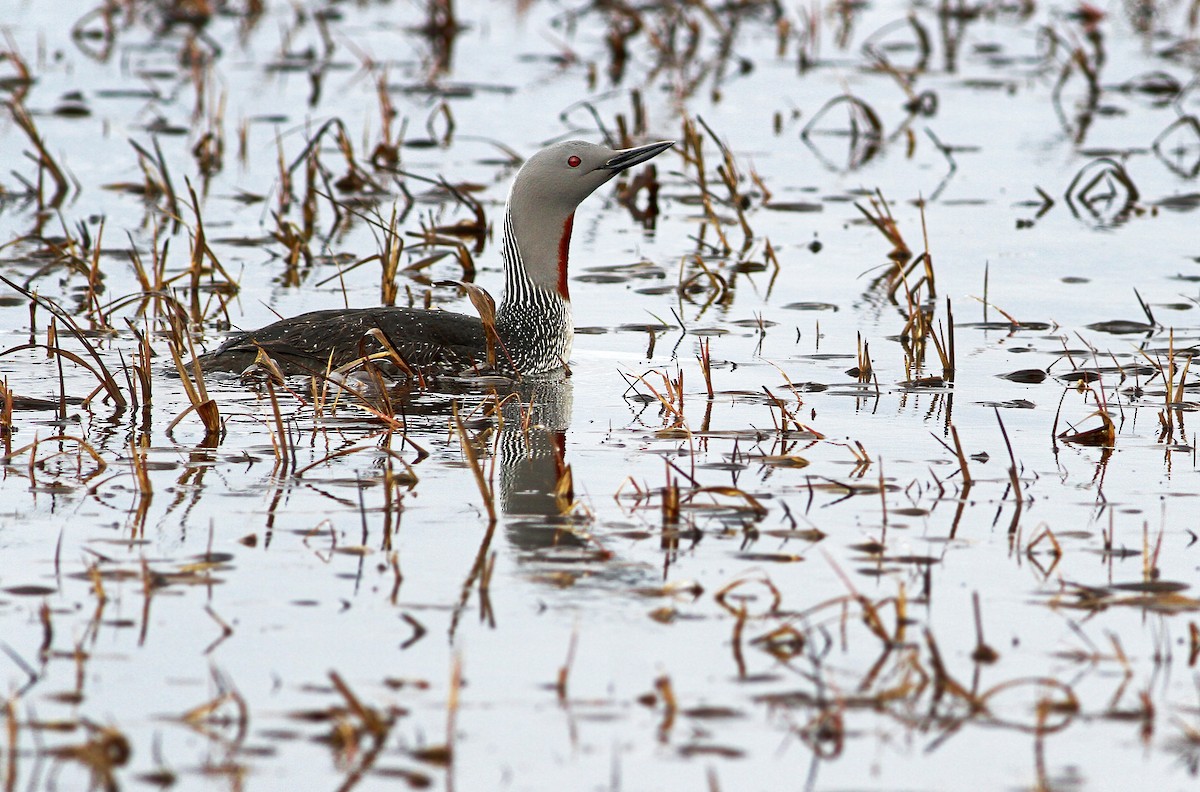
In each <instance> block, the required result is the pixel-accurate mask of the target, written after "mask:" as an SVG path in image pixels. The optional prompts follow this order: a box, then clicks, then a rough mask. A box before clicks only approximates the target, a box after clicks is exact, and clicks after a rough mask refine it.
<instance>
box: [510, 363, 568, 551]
mask: <svg viewBox="0 0 1200 792" xmlns="http://www.w3.org/2000/svg"><path fill="white" fill-rule="evenodd" d="M513 395H514V396H515V397H516V398H508V399H506V400H505V401H504V403H503V407H502V413H501V415H502V418H503V423H502V425H501V430H500V443H499V451H500V507H501V509H502V511H503V512H504V514H505V515H506V516H507V517H509V518H510V519H509V520H507V521H506V522H507V529H506V533H507V535H508V538H509V541H510V542H512V544H513V546H514V547H516V548H518V549H520V550H524V551H536V550H541V549H545V548H549V547H582V546H584V545H585V544H586V542H585V541H584V540H583V539H582V538H580V537H578V536H576V535H575V534H574V533H572V532H571V531H569V530H566V528H567V525H568V522H567V520H566V519H565V517H564V513H565V512H566V511H567V510H568V509H569V508H570V506H571V503H572V501H573V496H574V493H573V492H572V486H571V477H570V469H569V467H568V465H567V461H566V448H567V430H568V429H569V428H570V424H571V404H572V385H571V380H570V379H569V378H568V377H566V376H565V375H563V374H562V373H561V372H559V373H558V374H557V375H555V376H552V377H543V378H538V379H536V380H528V381H525V382H522V383H518V384H517V385H516V386H515V387H514V388H513ZM512 518H515V519H512Z"/></svg>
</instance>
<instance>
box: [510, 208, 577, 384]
mask: <svg viewBox="0 0 1200 792" xmlns="http://www.w3.org/2000/svg"><path fill="white" fill-rule="evenodd" d="M566 233H567V234H569V233H570V232H569V230H568V231H567V232H566ZM562 244H566V242H565V241H564V242H561V243H560V246H561V245H562ZM526 253H528V254H529V255H530V256H540V257H541V258H545V259H546V260H545V261H543V260H541V258H538V259H536V260H531V262H530V263H533V264H536V265H538V266H540V267H544V268H547V269H549V268H553V269H554V270H557V269H559V267H558V264H559V262H558V260H557V259H558V257H559V256H560V251H559V250H554V251H524V250H522V248H521V245H520V243H519V241H518V239H517V235H516V234H515V232H514V230H513V224H512V217H511V214H510V213H509V212H508V211H506V212H505V214H504V236H503V239H502V241H501V246H500V258H501V260H502V261H503V264H504V297H503V299H502V301H501V303H500V308H499V310H498V311H497V312H496V330H497V332H498V333H499V334H500V339H501V340H502V341H503V342H504V349H502V350H498V352H497V357H498V358H499V360H501V361H504V362H505V363H509V364H510V365H512V366H514V367H515V368H516V370H517V373H518V374H528V375H533V374H542V373H545V372H547V371H554V370H555V369H559V368H562V367H563V366H564V365H565V364H566V363H567V359H568V358H569V357H570V356H571V346H572V343H573V341H574V338H575V324H574V320H573V318H572V316H571V302H570V301H569V300H566V299H564V298H563V297H562V296H561V295H560V294H559V293H558V291H557V290H556V289H553V288H546V287H545V286H543V285H540V284H538V283H535V282H534V281H533V279H531V278H530V277H529V269H528V267H527V264H526V261H525V255H526ZM562 263H563V265H564V269H565V263H566V259H565V257H563V261H562ZM506 353H507V358H506V357H505V355H506Z"/></svg>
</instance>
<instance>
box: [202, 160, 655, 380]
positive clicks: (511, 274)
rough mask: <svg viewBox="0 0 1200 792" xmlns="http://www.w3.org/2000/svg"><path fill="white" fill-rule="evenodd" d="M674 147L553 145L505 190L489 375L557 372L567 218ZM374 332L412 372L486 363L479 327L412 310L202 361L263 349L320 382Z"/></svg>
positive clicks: (289, 323) (248, 345)
mask: <svg viewBox="0 0 1200 792" xmlns="http://www.w3.org/2000/svg"><path fill="white" fill-rule="evenodd" d="M672 145H674V141H669V140H664V141H660V142H657V143H650V144H647V145H644V146H637V147H635V148H629V149H622V150H613V149H610V148H608V147H606V146H599V145H596V144H594V143H585V142H582V141H577V140H574V141H566V142H562V143H555V144H554V145H552V146H549V147H547V148H545V149H543V150H542V151H539V152H538V153H537V154H534V155H533V156H532V157H530V158H529V159H528V160H527V161H526V162H525V164H524V165H522V166H521V169H520V170H519V171H518V172H517V176H516V178H515V179H514V180H513V184H512V188H511V189H510V190H509V193H508V202H507V205H506V206H505V211H504V232H503V241H502V243H501V249H500V257H501V260H502V261H503V264H504V297H503V300H502V301H501V304H500V308H499V310H498V311H497V312H496V333H497V335H498V336H499V339H500V342H501V343H500V344H498V345H496V346H497V350H496V352H495V357H496V361H497V368H499V369H500V370H502V371H506V372H510V373H512V372H514V371H515V373H517V374H521V375H533V374H541V373H545V372H548V371H553V370H555V369H559V368H561V367H563V366H564V365H565V364H566V362H567V359H568V358H569V357H570V355H571V345H572V342H573V340H574V335H575V326H574V323H573V321H572V318H571V297H570V294H569V292H568V289H567V256H568V252H569V247H570V242H571V224H572V221H573V219H574V217H575V208H576V207H577V206H579V204H580V202H582V201H583V199H584V198H587V197H588V196H589V195H591V194H592V193H593V192H595V190H596V189H597V188H599V187H600V186H601V185H603V184H605V183H606V182H608V181H609V180H610V179H612V178H613V177H614V176H615V175H617V174H618V173H620V172H621V171H623V170H626V169H627V168H631V167H633V166H635V165H638V164H640V163H643V162H645V161H647V160H649V159H651V158H652V157H655V156H657V155H659V154H661V153H662V152H664V151H666V150H667V149H669V148H670V147H671V146H672ZM376 329H377V330H380V331H382V333H383V334H384V335H385V336H386V337H387V339H388V340H389V342H390V343H391V344H392V346H393V347H394V348H395V350H396V351H397V352H399V354H400V356H401V357H402V358H403V359H404V362H405V364H407V365H408V366H409V367H410V368H412V369H414V370H418V371H423V372H428V373H439V372H440V373H451V372H452V373H458V372H459V371H463V370H465V369H468V368H470V367H472V366H474V365H477V364H480V363H485V362H486V360H487V344H486V341H485V331H484V328H483V324H482V322H481V321H480V319H479V318H477V317H475V316H468V315H466V314H459V313H452V312H449V311H438V310H422V309H416V308H389V307H378V308H358V309H333V310H325V311H313V312H311V313H306V314H301V315H300V316H295V317H292V318H290V319H281V320H280V321H278V322H275V323H274V324H270V325H267V326H266V327H263V328H261V329H259V330H254V331H251V332H247V333H241V334H239V335H237V336H235V337H233V338H231V339H229V340H228V341H226V342H225V343H224V344H222V345H221V346H220V347H219V348H217V349H216V350H214V351H212V352H209V353H208V354H206V355H203V356H201V358H200V363H201V364H202V365H203V366H204V368H205V369H207V370H210V371H235V372H240V371H243V370H244V369H246V368H247V367H248V366H250V365H252V364H253V363H254V361H255V360H256V358H257V357H258V353H259V350H260V349H261V350H262V351H264V352H265V353H266V354H267V355H269V356H270V357H271V358H272V359H273V360H274V361H275V362H276V364H277V365H278V366H279V368H280V369H281V370H282V371H283V373H285V374H320V373H322V372H324V371H325V370H326V368H327V366H332V368H337V367H339V366H342V365H344V364H346V363H349V362H351V361H354V360H356V359H358V358H359V357H361V356H362V355H363V354H364V353H366V354H371V353H374V352H379V351H382V350H383V349H384V347H383V346H382V345H381V344H380V343H379V342H378V341H376V340H375V339H374V338H372V337H371V336H369V335H367V334H368V333H370V332H371V331H372V330H376Z"/></svg>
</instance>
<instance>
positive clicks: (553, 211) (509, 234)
mask: <svg viewBox="0 0 1200 792" xmlns="http://www.w3.org/2000/svg"><path fill="white" fill-rule="evenodd" d="M673 145H674V141H671V140H664V141H659V142H657V143H650V144H648V145H645V146H637V147H634V148H629V149H620V150H614V149H610V148H608V147H607V146H599V145H596V144H595V143H587V142H584V141H581V140H568V141H564V142H562V143H555V144H554V145H552V146H548V147H546V148H544V149H542V150H541V151H539V152H538V153H537V154H534V155H533V156H532V157H530V158H529V159H528V160H526V161H525V164H524V165H522V166H521V170H520V171H518V172H517V177H516V179H514V180H513V185H512V189H511V190H510V192H509V194H508V212H507V217H506V219H505V229H504V232H505V236H506V242H505V247H506V248H507V250H506V253H507V254H508V258H509V261H508V262H506V265H507V266H514V265H515V266H517V267H518V268H522V269H523V272H524V274H525V275H526V276H527V277H528V278H529V280H531V281H532V282H533V283H534V284H535V285H537V286H540V287H542V288H545V289H552V290H555V291H557V292H558V293H559V295H560V296H562V297H563V299H569V297H568V294H567V285H566V284H567V273H566V268H567V253H568V248H569V245H570V241H571V223H572V220H573V218H574V216H575V208H576V207H577V206H579V204H580V202H581V201H583V199H584V198H587V197H588V196H589V195H591V194H592V193H593V192H595V191H596V189H597V188H598V187H600V186H601V185H603V184H604V183H605V182H607V181H609V180H610V179H612V178H613V177H614V176H616V175H617V174H618V173H620V172H621V171H623V170H626V169H628V168H632V167H633V166H635V165H639V164H641V163H643V162H645V161H647V160H649V159H651V158H652V157H655V156H657V155H659V154H661V153H662V152H664V151H666V150H667V149H669V148H670V147H671V146H673ZM513 259H516V260H513Z"/></svg>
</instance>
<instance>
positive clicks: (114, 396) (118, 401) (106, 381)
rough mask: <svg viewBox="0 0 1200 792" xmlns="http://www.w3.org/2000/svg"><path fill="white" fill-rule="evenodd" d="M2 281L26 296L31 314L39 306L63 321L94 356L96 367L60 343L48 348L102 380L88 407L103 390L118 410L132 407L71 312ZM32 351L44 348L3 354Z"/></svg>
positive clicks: (15, 348) (23, 346)
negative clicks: (61, 346) (63, 347)
mask: <svg viewBox="0 0 1200 792" xmlns="http://www.w3.org/2000/svg"><path fill="white" fill-rule="evenodd" d="M0 281H3V282H4V283H5V284H7V285H8V286H9V287H10V288H12V289H14V290H15V291H17V292H19V293H20V294H21V295H22V296H23V297H25V298H26V299H28V300H29V302H30V311H31V312H32V310H33V306H35V305H37V306H40V307H42V308H45V309H46V310H47V311H49V312H50V314H51V315H52V316H54V317H55V318H56V319H57V320H58V321H61V322H62V323H63V326H65V327H66V328H67V332H69V333H70V334H71V335H72V336H73V337H74V338H75V340H77V341H79V343H80V344H82V345H83V348H84V349H85V350H86V351H87V353H88V355H89V357H91V358H92V360H94V361H95V363H96V367H95V368H93V367H92V366H91V365H89V364H88V363H85V362H84V361H83V359H82V358H81V357H80V356H78V355H76V354H75V353H73V352H69V351H68V350H65V349H61V348H59V347H58V346H57V344H55V345H53V347H47V353H48V354H55V355H59V356H62V357H66V358H67V359H68V360H70V361H72V362H73V363H75V364H76V365H78V366H81V367H82V368H84V369H86V370H88V371H89V372H91V374H92V376H94V377H95V378H96V379H97V380H99V382H100V385H99V387H97V389H96V390H94V391H92V394H91V395H89V396H88V397H87V398H85V399H84V404H85V405H86V404H87V403H89V402H90V401H91V399H92V397H93V396H95V394H96V393H98V392H99V391H100V390H101V389H103V390H104V392H105V394H106V395H107V397H108V398H109V399H111V400H112V402H113V404H114V405H116V407H117V408H124V407H126V406H127V405H128V403H127V402H126V400H125V396H124V394H122V393H121V389H120V387H119V386H118V385H117V380H116V378H115V377H113V375H112V372H110V371H109V370H108V367H107V366H106V365H105V364H104V360H103V358H101V357H100V353H99V352H97V351H96V347H95V346H94V345H93V344H92V343H91V342H90V341H89V340H88V338H87V336H86V335H85V334H84V333H83V331H82V330H80V329H79V325H77V324H76V323H75V320H74V319H73V318H72V317H71V315H70V314H69V313H67V312H66V311H65V310H64V309H63V308H62V307H61V306H59V305H58V304H57V303H55V302H53V301H52V300H48V299H46V298H45V297H41V296H39V295H36V294H34V293H33V292H31V291H29V290H28V289H26V288H24V287H22V286H20V285H18V284H16V283H13V282H12V281H11V280H9V279H8V278H6V277H4V276H3V275H0ZM30 348H41V347H40V346H39V345H37V344H24V345H21V346H17V347H12V348H10V349H6V350H4V351H3V352H0V356H3V355H8V354H10V353H12V352H17V351H20V350H23V349H30Z"/></svg>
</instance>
